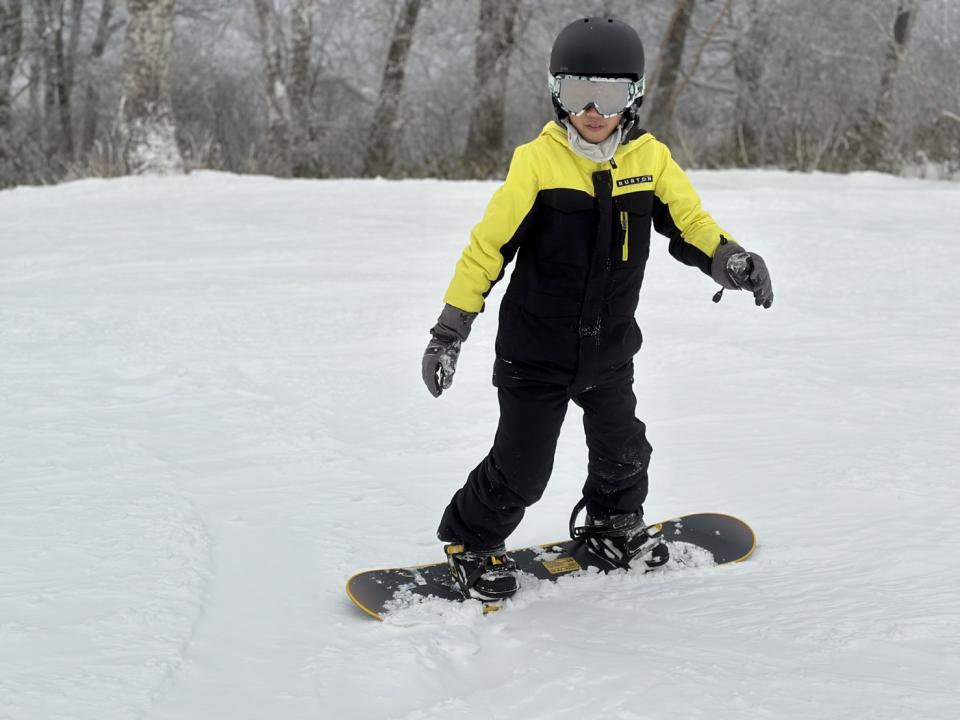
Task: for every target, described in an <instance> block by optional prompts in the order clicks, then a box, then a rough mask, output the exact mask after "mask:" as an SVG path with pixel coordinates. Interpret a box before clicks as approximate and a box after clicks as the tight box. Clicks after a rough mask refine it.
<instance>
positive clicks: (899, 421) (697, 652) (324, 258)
mask: <svg viewBox="0 0 960 720" xmlns="http://www.w3.org/2000/svg"><path fill="white" fill-rule="evenodd" d="M692 177H693V180H694V183H695V185H696V186H697V187H698V189H699V190H700V191H701V195H702V197H703V199H704V203H705V205H706V207H707V208H708V209H709V210H710V211H711V212H712V213H713V214H714V215H715V217H716V218H717V219H718V221H719V222H720V223H721V225H723V226H724V227H726V228H728V229H729V230H730V231H731V232H732V234H733V235H734V237H735V238H737V239H738V240H739V241H741V242H742V243H743V244H744V245H745V246H746V247H748V248H750V249H755V250H756V251H758V252H760V253H762V254H763V255H764V257H765V258H766V260H767V262H768V264H769V266H770V268H771V272H772V275H773V280H774V288H775V291H776V296H777V297H776V302H775V305H774V308H773V309H772V310H771V311H769V312H761V311H758V310H757V309H756V308H754V307H753V304H752V302H751V301H750V299H749V298H748V297H745V296H743V295H738V294H735V293H727V294H726V297H724V299H723V301H722V302H721V303H720V304H719V305H714V304H713V303H711V302H710V297H711V295H712V293H713V291H714V290H715V288H714V286H713V285H712V284H711V283H710V282H709V280H708V279H707V278H705V277H703V276H702V275H701V274H700V273H699V272H698V271H696V270H694V269H692V268H687V267H684V266H682V265H680V264H679V263H676V262H675V261H673V260H672V259H671V258H670V257H669V256H668V254H667V252H666V240H662V241H661V240H660V239H659V238H658V236H655V237H654V239H653V240H652V250H651V260H650V264H649V266H648V270H647V274H646V280H645V287H644V290H643V292H642V294H641V304H640V309H639V312H638V320H639V323H640V325H641V327H642V328H643V331H644V336H645V347H644V349H643V350H642V351H641V353H640V354H639V356H638V358H637V373H636V377H637V379H636V391H637V395H638V398H639V409H638V413H639V415H640V417H641V418H643V419H644V420H645V421H646V422H647V425H648V429H649V435H650V438H651V442H652V443H653V445H654V448H655V451H654V456H653V465H652V473H651V494H650V498H649V500H648V502H647V514H648V516H649V517H650V518H651V519H661V518H668V517H672V516H675V515H679V514H683V513H687V512H697V511H719V512H729V513H732V514H735V515H739V516H741V517H743V518H745V519H746V520H748V521H749V522H750V523H751V524H752V525H753V526H754V527H755V528H756V530H757V533H758V536H759V539H760V546H759V548H758V550H757V552H756V554H755V556H754V557H753V558H752V559H751V560H750V561H749V562H747V563H744V564H741V565H737V566H733V567H723V568H712V567H695V568H688V569H685V570H683V571H682V572H664V573H654V574H651V575H649V576H631V575H625V574H613V575H610V576H587V577H580V578H575V579H569V580H564V581H562V582H560V583H557V584H549V583H540V584H537V583H530V582H528V583H527V585H526V586H525V587H524V589H523V591H522V592H521V593H520V595H519V596H518V597H517V598H516V600H514V601H512V602H511V603H509V606H508V607H507V608H506V609H504V610H503V611H501V612H498V613H492V614H490V615H488V616H486V617H484V616H483V615H482V613H481V612H480V610H479V607H477V606H476V605H472V604H461V605H453V604H450V605H446V604H440V603H429V602H428V603H424V604H422V605H417V606H414V607H410V608H406V609H403V610H399V611H397V612H396V613H394V614H393V615H392V616H391V617H390V618H389V619H388V620H387V622H384V623H376V622H373V621H371V620H370V619H369V618H367V617H366V616H364V615H363V614H362V613H360V612H359V611H358V610H356V609H355V608H354V607H353V606H352V605H351V604H350V603H349V601H348V600H347V599H346V596H345V594H344V592H343V584H344V582H345V580H346V578H347V577H348V576H349V575H350V574H352V573H353V572H355V571H357V570H360V569H364V568H369V567H377V566H385V565H403V564H409V563H412V562H429V561H431V560H434V559H440V556H439V545H438V543H437V542H436V541H435V539H434V538H433V532H434V529H435V527H436V523H437V521H438V519H439V515H440V512H441V511H442V509H443V507H444V505H445V504H446V502H447V500H448V499H449V496H450V494H451V493H452V492H453V491H454V490H455V489H456V487H457V486H459V484H460V483H461V482H462V481H463V479H464V478H465V476H466V474H467V472H468V471H469V470H470V469H471V468H472V467H473V466H474V465H475V464H476V463H477V462H478V461H479V460H480V459H481V458H482V457H483V455H484V454H485V453H486V450H487V449H488V447H489V443H490V442H491V440H492V437H493V433H494V430H495V427H496V418H497V408H496V395H495V392H494V390H493V389H492V388H491V387H490V382H489V377H490V368H491V365H492V359H493V357H492V356H493V339H494V336H495V333H496V309H497V305H498V298H499V297H500V296H501V295H502V292H503V287H505V282H506V281H504V285H502V286H500V287H497V288H496V289H495V290H494V291H493V293H492V295H491V298H490V302H489V307H488V312H487V313H485V314H484V315H483V316H481V318H480V319H479V320H478V322H477V324H476V326H475V330H474V332H473V334H472V335H471V338H470V341H469V342H468V343H467V344H466V345H465V347H464V351H463V354H462V356H461V362H460V366H459V369H458V373H457V378H456V383H455V385H454V387H453V388H452V390H451V391H450V392H449V393H448V394H445V395H444V397H442V398H441V399H439V400H434V399H433V398H431V397H430V396H429V395H428V394H427V393H426V391H425V389H424V388H423V387H422V386H421V384H420V380H419V366H420V354H421V353H422V351H423V346H424V345H425V343H426V340H427V330H428V328H429V327H430V326H431V325H432V324H433V322H434V320H435V317H436V315H437V313H438V312H439V310H440V307H441V300H440V299H441V297H442V294H443V291H444V289H445V287H446V284H447V282H448V281H449V278H450V275H451V273H452V270H453V265H454V263H455V261H456V259H457V256H458V253H459V251H460V249H461V248H462V246H463V245H464V244H465V242H466V241H467V237H468V233H469V230H470V227H471V226H472V225H473V223H475V222H476V220H477V219H479V217H480V215H481V213H482V210H483V207H484V205H485V204H486V202H487V200H488V199H489V196H490V194H491V193H492V191H493V189H494V188H495V187H496V186H495V184H492V183H478V182H456V183H454V182H439V181H407V182H386V181H321V182H311V181H279V180H274V179H268V178H257V177H237V176H230V175H223V174H215V173H196V174H193V175H191V176H187V177H181V178H126V179H119V180H110V181H103V180H87V181H82V182H76V183H71V184H66V185H62V186H58V187H53V188H19V189H16V190H13V191H7V192H3V193H0V347H2V349H3V358H4V359H3V365H2V372H0V407H2V410H3V412H0V718H3V719H4V720H7V719H9V720H52V719H54V718H76V719H81V720H86V719H88V718H89V719H90V720H93V719H94V718H96V719H97V720H102V719H103V718H110V719H111V720H113V719H121V718H156V719H158V720H159V719H164V720H185V719H188V718H191V719H193V718H195V719H197V720H199V719H201V718H203V719H204V720H207V719H209V718H228V717H229V718H231V720H242V719H245V718H250V719H253V718H266V717H282V718H286V719H293V718H360V719H365V718H371V719H372V718H397V719H403V720H427V719H432V718H448V717H452V716H456V717H459V718H463V719H470V718H478V719H479V718H485V719H488V718H507V719H510V718H524V720H539V719H540V718H543V719H544V720H547V719H550V720H557V719H563V718H570V719H573V718H577V719H579V718H592V717H598V718H599V717H603V718H616V719H617V720H640V719H646V718H658V717H663V716H664V715H665V714H667V713H670V714H673V715H676V716H679V717H683V718H711V719H717V718H719V719H722V720H726V719H727V718H777V719H778V720H779V719H782V718H807V717H819V718H850V717H870V718H875V719H876V718H881V719H882V718H891V719H893V718H921V717H922V718H925V719H934V718H935V719H943V720H946V719H947V718H951V719H952V718H954V717H955V716H956V713H957V708H958V707H960V692H958V690H957V687H956V677H958V676H960V660H958V656H957V653H956V648H957V647H958V645H960V604H958V603H957V597H958V593H960V571H958V569H957V563H956V561H955V557H954V555H955V553H954V552H953V551H952V547H953V545H955V543H954V541H953V540H951V538H953V537H954V536H956V534H957V531H958V530H960V488H958V486H957V483H956V482H955V476H956V472H955V467H956V465H957V460H958V455H960V452H958V450H960V441H958V440H957V430H958V429H960V409H958V408H960V370H958V366H957V363H956V357H957V354H958V353H957V351H958V349H960V327H958V325H957V322H956V317H955V308H956V299H955V295H956V293H955V289H954V285H955V277H954V269H955V268H956V267H957V266H958V265H960V244H958V243H957V241H956V228H957V227H958V226H960V185H956V184H947V183H934V182H922V181H915V180H902V179H895V178H889V177H883V176H879V175H875V174H859V175H852V176H847V177H839V176H830V175H821V174H814V175H799V174H789V173H783V172H756V171H725V172H697V173H692ZM585 463H586V450H585V447H584V444H583V439H582V430H581V428H580V419H579V410H577V409H576V408H575V407H574V406H571V408H570V410H569V413H568V418H567V422H566V424H565V426H564V431H563V434H562V436H561V439H560V443H559V448H558V453H557V462H556V466H555V472H554V477H553V480H552V482H551V485H550V487H549V488H548V490H547V492H546V494H545V496H544V498H543V500H542V501H541V502H540V503H539V504H538V505H536V506H535V507H533V508H531V509H530V510H529V511H528V513H527V517H526V518H525V520H524V523H523V524H522V525H521V527H520V528H519V529H518V531H517V532H516V533H515V535H514V537H513V538H511V541H510V544H511V545H512V546H524V545H530V544H535V543H537V542H543V541H549V540H554V539H558V538H559V537H562V536H563V534H564V532H565V526H566V521H567V517H568V515H569V510H570V507H571V506H572V504H573V503H574V501H575V500H576V496H577V493H578V491H579V487H580V486H581V484H582V481H583V475H584V472H585Z"/></svg>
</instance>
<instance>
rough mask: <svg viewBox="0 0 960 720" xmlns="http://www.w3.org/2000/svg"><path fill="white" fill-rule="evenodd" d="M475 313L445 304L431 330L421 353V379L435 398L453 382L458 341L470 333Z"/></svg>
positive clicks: (457, 354)
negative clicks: (428, 339)
mask: <svg viewBox="0 0 960 720" xmlns="http://www.w3.org/2000/svg"><path fill="white" fill-rule="evenodd" d="M476 316H477V313H471V312H466V311H464V310H461V309H460V308H455V307H454V306H453V305H444V306H443V312H441V313H440V317H439V319H438V320H437V324H436V325H434V326H433V328H432V329H431V330H430V334H431V335H432V336H433V339H432V340H431V341H430V343H429V344H428V345H427V349H426V350H424V352H423V363H422V367H421V370H422V372H423V382H424V384H425V385H426V386H427V390H429V391H430V394H431V395H433V396H434V397H440V393H442V392H443V391H444V390H447V389H448V388H449V387H450V386H451V385H452V384H453V374H454V373H455V372H456V371H457V359H458V358H459V357H460V344H461V343H462V342H463V341H464V340H466V339H467V336H468V335H470V325H471V324H473V319H474V318H475V317H476Z"/></svg>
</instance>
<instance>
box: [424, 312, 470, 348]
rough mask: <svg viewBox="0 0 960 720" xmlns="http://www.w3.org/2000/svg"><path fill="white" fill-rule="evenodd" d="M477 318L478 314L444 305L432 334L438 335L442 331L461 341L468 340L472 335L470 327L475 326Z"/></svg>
mask: <svg viewBox="0 0 960 720" xmlns="http://www.w3.org/2000/svg"><path fill="white" fill-rule="evenodd" d="M475 317H477V313H472V312H467V311H466V310H461V309H460V308H457V307H454V306H453V305H444V306H443V311H442V312H441V313H440V317H439V318H438V319H437V324H436V325H435V326H434V328H433V330H432V331H431V332H433V333H434V334H436V332H437V331H440V332H442V333H446V334H449V335H452V336H454V337H458V338H460V340H466V339H467V337H468V336H469V335H470V326H471V325H472V324H473V319H474V318H475Z"/></svg>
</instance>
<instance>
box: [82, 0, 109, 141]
mask: <svg viewBox="0 0 960 720" xmlns="http://www.w3.org/2000/svg"><path fill="white" fill-rule="evenodd" d="M112 16H113V0H103V3H102V4H101V6H100V19H99V21H98V22H97V34H96V36H95V37H94V39H93V45H92V46H91V48H90V63H89V65H88V67H87V78H86V104H85V106H84V111H83V130H82V131H81V134H80V151H81V152H82V153H83V154H84V155H86V154H88V153H89V152H90V149H91V148H92V147H93V143H94V141H95V140H96V138H97V112H98V108H99V105H100V83H101V82H102V78H101V77H100V70H101V67H102V66H103V53H104V51H105V50H106V49H107V42H108V41H109V40H110V34H111V30H110V19H111V17H112Z"/></svg>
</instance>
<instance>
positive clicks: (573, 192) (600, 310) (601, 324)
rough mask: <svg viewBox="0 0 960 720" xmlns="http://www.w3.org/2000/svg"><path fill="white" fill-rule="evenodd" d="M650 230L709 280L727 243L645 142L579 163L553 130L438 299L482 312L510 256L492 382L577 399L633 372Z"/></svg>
mask: <svg viewBox="0 0 960 720" xmlns="http://www.w3.org/2000/svg"><path fill="white" fill-rule="evenodd" d="M651 222H652V223H653V225H654V227H655V228H656V230H657V232H659V233H661V234H662V235H665V236H667V237H668V238H669V239H670V253H671V254H672V255H673V256H674V257H675V258H677V259H678V260H680V261H681V262H683V263H686V264H687V265H693V266H696V267H699V268H700V269H701V270H703V272H705V273H707V274H708V275H709V274H710V262H711V258H712V257H713V254H714V252H715V251H716V249H717V247H718V246H719V245H720V241H721V236H723V237H725V238H727V239H730V235H729V234H728V233H726V232H725V231H724V230H723V229H721V228H720V227H719V226H718V225H717V224H716V223H715V222H714V220H713V218H712V217H710V215H709V214H707V212H706V211H705V210H704V209H703V207H702V206H701V205H700V199H699V197H698V196H697V193H696V191H695V190H694V189H693V186H692V185H691V184H690V181H689V180H688V179H687V176H686V175H685V174H684V172H683V171H682V170H681V169H680V167H679V166H678V165H677V164H676V162H674V160H673V158H672V157H671V155H670V151H669V149H668V148H667V146H666V145H664V144H663V143H661V142H659V141H658V140H657V139H656V138H654V137H653V136H652V135H650V134H647V133H642V134H640V135H639V136H638V137H636V138H634V139H632V140H630V142H628V143H625V144H623V145H621V146H620V148H618V150H617V152H616V154H615V155H614V157H613V160H612V161H610V162H603V163H596V162H593V161H591V160H587V159H586V158H583V157H581V156H579V155H577V154H575V153H574V152H573V151H572V150H571V149H570V147H569V144H568V142H567V133H566V130H565V129H564V128H562V127H561V126H560V125H558V124H557V123H556V122H551V123H549V124H548V125H546V126H545V127H544V129H543V131H542V132H541V133H540V135H539V137H537V138H536V139H535V140H533V141H532V142H529V143H527V144H525V145H521V146H520V147H518V148H517V149H516V151H515V152H514V155H513V160H512V162H511V164H510V170H509V172H508V174H507V178H506V181H505V182H504V184H503V185H502V186H501V187H500V188H499V189H498V190H497V192H496V193H495V194H494V196H493V198H491V200H490V204H489V205H488V206H487V210H486V212H485V213H484V216H483V219H482V220H481V221H480V223H479V224H478V225H477V226H476V227H474V229H473V231H472V233H471V236H470V244H469V245H468V246H467V247H466V249H465V250H464V251H463V255H462V256H461V258H460V260H459V262H458V263H457V267H456V272H455V273H454V276H453V280H452V281H451V283H450V287H449V288H448V289H447V293H446V295H445V296H444V302H446V303H448V304H450V305H453V306H454V307H457V308H460V309H461V310H465V311H468V312H478V311H480V310H481V309H482V308H483V303H484V298H485V297H486V296H487V294H488V293H489V292H490V289H491V288H492V287H493V285H494V284H495V283H496V282H497V281H498V280H500V278H502V277H503V273H504V269H505V267H506V266H507V264H508V263H509V262H510V261H511V260H512V259H513V258H514V257H516V258H517V265H516V268H515V269H514V271H513V275H512V276H511V279H510V283H509V287H508V288H507V291H506V294H505V295H504V298H503V302H502V303H501V309H500V328H499V332H498V335H497V361H496V364H495V367H494V383H495V384H497V385H504V384H509V383H516V382H524V381H541V382H556V383H561V384H564V385H568V386H570V387H571V390H572V391H574V392H576V391H577V390H582V389H584V388H586V387H589V386H591V385H595V384H598V383H600V382H603V381H604V380H606V379H608V378H610V379H612V378H613V377H616V375H617V373H618V371H620V370H624V369H628V368H629V367H630V360H631V358H632V357H633V355H634V354H636V352H637V350H639V349H640V343H641V335H640V330H639V328H638V327H637V324H636V321H635V320H634V313H635V311H636V308H637V300H638V296H639V292H640V285H641V284H642V282H643V272H644V268H645V266H646V261H647V256H648V255H649V250H650V225H651Z"/></svg>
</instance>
